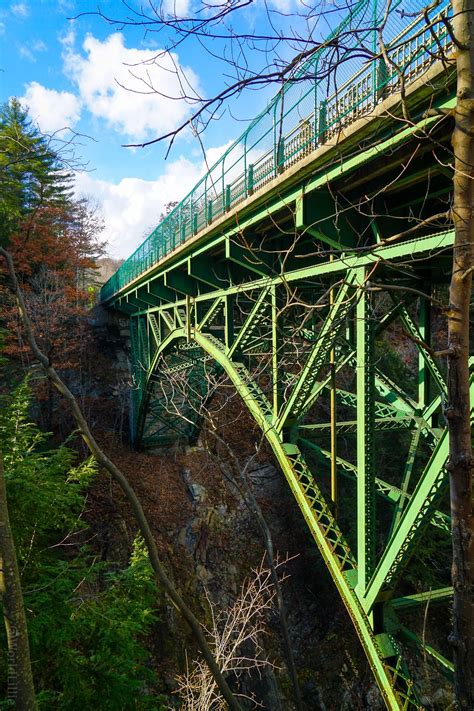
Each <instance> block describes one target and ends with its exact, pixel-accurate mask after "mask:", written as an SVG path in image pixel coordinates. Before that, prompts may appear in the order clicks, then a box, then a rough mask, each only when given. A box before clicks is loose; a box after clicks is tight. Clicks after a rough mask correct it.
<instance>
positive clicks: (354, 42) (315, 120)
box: [101, 0, 451, 301]
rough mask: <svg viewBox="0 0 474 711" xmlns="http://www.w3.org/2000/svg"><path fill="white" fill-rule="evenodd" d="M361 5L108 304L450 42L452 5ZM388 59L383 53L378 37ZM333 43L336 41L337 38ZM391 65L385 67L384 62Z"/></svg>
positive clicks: (126, 273)
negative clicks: (448, 27) (448, 24)
mask: <svg viewBox="0 0 474 711" xmlns="http://www.w3.org/2000/svg"><path fill="white" fill-rule="evenodd" d="M425 6H426V0H398V2H397V1H396V2H394V3H393V5H392V7H391V9H390V13H389V15H388V17H387V18H386V20H385V22H383V19H384V18H385V11H386V6H385V3H381V2H380V0H379V2H377V0H361V1H360V2H359V3H358V4H356V5H355V7H354V8H353V9H352V11H351V13H350V14H349V15H348V16H347V17H346V18H345V19H344V20H343V21H342V22H341V23H340V25H339V26H338V27H337V29H336V30H334V31H333V33H332V34H331V35H330V36H329V38H328V39H327V40H326V41H325V42H324V44H323V46H321V48H320V49H319V50H318V51H317V52H316V53H315V54H314V55H313V56H312V57H311V59H310V60H309V61H308V62H307V63H306V64H305V65H304V66H303V67H301V68H300V69H299V70H298V72H296V73H295V75H294V76H292V77H291V78H289V79H288V80H287V82H286V83H285V85H284V86H283V87H282V89H281V90H280V91H279V92H278V94H277V95H276V96H275V97H274V99H273V100H272V101H271V102H270V104H269V105H268V107H267V108H266V109H265V110H264V111H263V112H262V113H261V114H259V116H257V118H256V119H254V121H252V123H251V124H250V125H249V127H248V128H247V129H246V131H245V132H244V133H243V134H242V136H240V138H239V139H238V140H236V141H235V142H234V143H233V144H232V145H231V146H230V147H229V148H228V149H227V151H226V152H225V153H224V154H223V156H222V157H221V158H220V159H219V160H218V161H217V162H216V163H215V164H214V165H213V167H212V168H211V169H210V170H209V171H208V172H207V173H206V175H205V176H204V177H203V178H202V179H201V180H200V181H199V182H198V183H197V185H196V186H195V187H194V188H193V189H192V190H191V192H190V193H189V194H188V195H187V196H186V197H185V198H184V199H183V200H182V201H181V202H180V203H179V204H178V205H177V206H176V207H175V208H174V209H173V211H172V212H171V213H170V214H169V215H168V216H167V217H166V218H165V219H164V220H163V221H162V222H161V223H160V224H159V225H158V226H157V227H156V228H155V229H154V230H153V232H152V233H151V234H150V235H149V237H147V239H146V240H145V241H144V242H143V243H142V244H141V245H140V246H139V247H138V248H137V249H136V250H135V252H134V253H133V254H132V255H131V256H130V257H129V258H128V259H127V260H126V261H125V262H124V263H123V264H122V266H121V267H120V268H119V269H118V270H117V272H116V273H115V274H114V275H113V276H112V277H111V278H110V279H109V280H108V281H107V282H106V284H104V286H103V287H102V290H101V300H102V301H106V300H107V299H109V298H111V297H112V296H114V294H116V293H118V292H119V291H121V290H122V289H123V288H124V287H125V286H126V285H127V284H129V283H131V282H132V281H134V280H135V279H137V278H138V277H140V275H141V274H143V273H144V272H146V271H147V270H148V269H150V268H151V267H152V266H154V265H155V264H156V263H157V262H159V261H160V260H161V259H163V257H165V256H166V255H168V254H169V253H170V252H172V251H173V250H174V249H176V248H177V247H178V246H180V245H181V244H183V243H184V242H186V241H187V240H189V239H190V238H192V237H194V236H195V235H197V234H198V233H199V232H201V231H202V230H204V229H205V228H206V227H208V226H209V225H211V224H212V223H213V222H215V221H216V220H218V219H219V218H221V217H222V216H223V215H225V214H226V213H228V212H229V211H231V210H232V209H234V208H235V207H236V206H237V205H239V203H241V202H242V201H243V200H245V199H246V198H248V197H250V196H251V195H253V194H254V193H255V192H257V191H259V190H261V189H262V188H264V187H265V186H266V185H268V184H269V183H270V182H271V181H272V180H273V179H274V178H276V177H278V176H279V175H281V174H282V173H283V172H284V171H285V170H287V169H288V168H289V167H291V166H293V165H294V164H295V163H297V162H298V161H300V160H302V159H303V158H305V157H306V156H307V155H309V154H310V153H311V152H312V151H314V150H315V149H316V148H318V147H319V146H321V145H324V143H326V142H327V141H328V140H329V139H330V138H331V136H334V135H335V134H336V133H337V132H338V131H340V130H341V129H342V128H344V127H346V126H348V125H349V124H351V123H353V122H354V121H356V120H357V119H358V118H360V117H362V116H366V115H367V114H369V113H370V112H371V111H373V110H374V108H375V107H376V106H377V104H379V103H380V102H381V101H382V100H383V98H385V97H386V96H388V95H389V94H391V93H394V92H397V91H398V90H399V89H400V84H401V81H402V79H401V77H402V76H403V81H404V82H405V85H408V84H410V83H412V82H413V81H415V80H416V79H417V78H418V77H419V76H421V75H422V74H423V73H424V72H425V71H426V69H427V68H428V67H429V66H430V65H431V64H432V63H433V61H434V59H435V58H436V57H439V56H440V53H441V52H445V51H447V50H449V48H450V45H451V39H450V37H449V34H448V32H447V30H446V27H445V24H444V23H443V18H445V17H447V16H448V15H449V13H450V2H449V0H440V1H439V2H438V3H437V4H436V5H435V6H431V7H430V9H429V10H428V12H427V16H428V17H429V20H430V22H429V24H427V21H426V20H427V17H426V16H425V14H424V13H423V8H424V7H425ZM382 22H383V28H382V32H381V35H382V37H383V44H384V45H385V47H386V50H387V51H386V52H382V51H381V44H380V34H379V31H378V29H377V28H381V25H382ZM336 38H337V40H338V41H337V42H335V39H336ZM387 59H388V61H387Z"/></svg>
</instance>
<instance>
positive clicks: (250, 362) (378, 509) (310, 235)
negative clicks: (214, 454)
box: [101, 0, 474, 709]
mask: <svg viewBox="0 0 474 711" xmlns="http://www.w3.org/2000/svg"><path fill="white" fill-rule="evenodd" d="M403 7H404V4H403V2H398V3H394V4H393V7H392V9H391V12H390V14H389V16H388V20H387V22H386V23H385V25H384V30H383V37H384V43H385V44H384V48H385V49H384V52H381V51H380V45H379V44H377V43H378V42H379V41H380V35H379V34H377V33H376V32H375V30H373V29H368V30H367V31H366V33H365V35H364V36H363V37H361V34H360V33H359V34H356V35H354V39H353V40H352V41H353V47H352V49H354V48H357V45H356V43H357V42H361V43H362V42H364V43H365V45H366V46H367V44H368V43H369V44H370V42H372V43H373V44H372V46H373V50H374V59H373V60H372V61H367V60H364V61H362V60H357V59H356V53H355V54H353V55H349V54H348V57H349V61H340V62H339V64H338V66H337V69H335V71H334V73H333V75H332V81H331V82H328V80H327V78H325V79H320V78H318V77H319V76H320V74H323V73H324V71H323V69H324V67H327V66H328V63H330V62H331V61H332V58H333V57H332V54H331V52H332V51H333V49H332V47H331V43H330V42H329V43H328V45H327V46H326V47H322V48H321V50H320V51H319V52H318V53H317V54H316V55H315V56H314V57H312V59H311V61H310V62H309V63H308V64H307V65H306V66H305V67H304V68H303V70H301V73H300V75H298V76H297V77H296V79H297V80H296V81H294V82H291V83H288V84H287V85H286V86H285V87H284V88H283V89H282V90H280V92H279V93H278V95H277V96H276V97H275V99H274V100H273V101H272V102H271V103H270V104H269V106H268V107H267V108H266V110H265V111H263V112H262V113H261V114H260V115H259V116H258V117H257V118H256V119H255V120H254V121H253V122H252V123H251V124H250V126H249V127H248V128H247V130H246V131H245V132H244V134H243V135H242V136H241V137H240V138H239V139H238V140H237V141H235V142H234V143H233V144H232V146H231V147H230V148H229V149H228V150H227V151H226V153H225V154H224V155H223V156H222V158H221V159H220V160H219V161H218V162H217V163H216V164H215V165H214V166H213V167H212V169H211V170H209V172H208V173H207V174H206V175H205V176H204V177H203V178H202V180H200V182H199V183H198V184H197V185H196V187H195V188H194V189H193V190H192V191H191V192H190V193H189V195H187V197H186V198H185V199H184V200H182V201H181V203H179V205H177V206H176V208H175V209H174V210H173V211H172V212H171V213H170V214H169V215H168V216H167V217H166V219H164V221H163V222H161V224H159V225H158V226H157V228H156V229H155V230H154V231H153V232H152V233H151V235H150V236H149V237H148V238H147V239H146V240H145V241H144V242H143V244H142V245H141V246H140V247H139V248H138V249H137V250H136V251H135V252H134V253H133V254H132V256H131V257H130V258H129V259H127V261H125V262H124V264H123V265H122V266H121V267H120V269H119V270H118V271H117V272H116V273H115V274H114V275H113V276H112V278H111V279H110V280H109V281H108V282H107V283H106V284H105V285H104V287H103V289H102V292H101V300H102V303H103V304H104V305H105V306H106V307H108V308H111V309H116V310H117V311H119V312H122V314H126V315H127V316H128V317H129V319H130V332H131V351H132V364H131V366H132V371H133V381H134V386H133V389H132V400H133V406H132V416H131V419H132V423H131V427H132V436H133V440H134V442H135V444H136V445H137V446H142V447H149V446H153V447H156V446H159V445H169V444H171V443H173V442H175V441H177V440H178V441H183V442H186V441H190V440H191V441H192V439H193V438H195V437H196V436H197V433H198V431H199V424H200V423H199V411H200V408H199V403H200V402H202V401H204V400H205V399H206V397H208V395H209V390H210V383H211V382H212V380H213V378H214V377H215V376H216V374H219V373H220V374H224V375H225V376H226V377H227V378H228V380H230V381H231V383H232V384H233V386H234V387H235V389H236V391H237V392H238V394H239V395H240V397H241V398H242V401H243V403H244V404H245V406H246V407H247V408H248V410H249V412H250V413H251V415H252V416H253V418H254V419H255V422H256V423H257V424H258V426H259V427H260V428H261V430H262V433H263V435H264V436H265V438H266V440H267V441H268V443H269V444H270V446H271V448H272V450H273V453H274V455H275V457H276V459H277V460H278V462H279V465H280V467H281V470H282V472H283V475H284V476H285V477H286V481H287V483H288V486H289V487H290V489H291V491H292V493H293V495H294V497H295V499H296V501H297V503H298V506H299V507H300V509H301V513H302V514H303V516H304V518H305V520H306V523H307V525H308V527H309V529H310V531H311V534H312V535H313V537H314V540H315V543H316V545H317V547H318V549H319V551H320V553H321V555H322V557H323V559H324V562H325V564H326V566H327V568H328V570H329V572H330V574H331V576H332V579H333V581H334V584H335V586H336V588H337V591H338V593H339V595H340V596H341V598H342V600H343V602H344V604H345V606H346V608H347V611H348V613H349V615H350V617H351V619H352V621H353V623H354V626H355V629H356V631H357V634H358V636H359V638H360V642H361V644H362V646H363V648H364V650H365V653H366V655H367V658H368V661H369V663H370V666H371V668H372V670H373V674H374V676H375V678H376V681H377V683H378V685H379V688H380V690H381V693H382V695H383V698H384V700H385V703H386V705H387V707H388V708H390V709H412V708H420V707H421V706H422V704H421V702H420V690H419V688H418V684H417V678H418V679H419V678H420V675H421V674H422V673H423V672H422V667H423V668H424V666H423V665H425V664H430V665H431V664H432V665H433V667H434V668H436V669H437V672H436V673H440V674H443V675H445V676H447V677H448V678H449V677H451V676H452V673H453V666H452V662H451V661H450V659H449V653H448V652H447V651H446V649H444V650H443V648H442V647H443V645H442V644H441V646H440V648H437V647H436V645H435V644H434V642H432V641H431V640H428V639H425V638H424V637H423V636H422V633H421V630H420V628H419V625H418V628H417V624H418V623H417V622H416V621H417V620H418V619H419V616H420V607H421V606H426V605H427V604H430V605H435V604H436V605H440V606H443V605H444V610H445V612H444V617H445V619H446V620H448V619H449V614H450V613H449V610H450V596H451V594H452V590H451V588H450V587H449V585H450V582H449V580H450V578H449V570H447V569H444V570H440V572H439V579H441V581H442V585H444V587H442V586H441V585H440V586H439V587H437V588H436V589H429V590H425V591H423V592H420V591H419V589H417V588H416V587H414V585H413V575H411V576H410V561H411V559H412V556H413V554H416V552H417V550H420V548H421V549H422V550H424V551H431V552H432V553H430V557H429V560H430V561H431V560H434V558H435V556H436V554H437V551H438V550H441V551H442V550H443V549H445V550H446V547H447V546H449V536H450V518H449V515H448V512H449V504H448V501H447V489H448V480H447V474H446V471H445V465H446V461H447V456H448V441H447V436H446V435H447V432H446V426H445V422H444V418H443V413H442V408H443V402H444V398H445V395H446V381H445V374H444V372H443V366H442V364H440V361H439V359H436V357H435V356H434V355H433V354H434V352H435V351H436V348H437V347H438V348H439V347H440V345H441V347H442V343H443V335H444V331H443V328H444V327H443V325H442V323H443V322H442V318H441V311H442V309H441V307H440V304H441V302H443V298H444V299H446V293H447V285H448V283H449V279H450V271H451V261H452V245H453V237H454V234H453V227H452V224H451V223H450V221H449V205H450V199H451V191H452V170H451V168H450V156H449V145H450V134H451V131H452V123H451V119H450V118H449V116H447V115H448V114H449V111H447V110H449V109H450V108H452V107H453V106H454V94H455V70H454V67H453V61H451V62H450V61H449V57H450V53H451V51H452V46H451V39H450V35H449V32H448V31H447V29H446V24H445V23H444V22H443V18H445V17H447V16H448V15H449V12H450V6H449V2H447V0H440V2H439V3H437V4H436V3H435V4H432V5H431V6H430V8H429V10H428V11H426V12H422V5H421V4H419V5H418V6H417V3H416V2H415V3H414V2H411V3H410V4H409V6H408V5H407V8H408V10H409V14H408V16H407V15H406V14H403V12H400V10H403ZM415 7H418V10H417V12H418V14H416V12H415ZM377 12H378V10H377V6H376V5H374V4H373V2H367V1H366V0H363V1H362V2H360V3H359V4H358V5H356V6H355V7H354V9H353V11H352V13H351V15H350V16H348V17H347V18H346V19H345V20H344V21H343V23H342V24H341V26H340V27H339V28H338V30H336V31H335V32H334V33H333V36H336V35H337V33H338V32H339V31H340V30H341V28H342V29H343V30H345V29H347V28H349V27H356V26H357V27H363V26H364V25H363V23H364V21H365V22H366V24H367V26H369V27H372V28H373V27H375V26H376V25H377V22H378V23H379V24H380V22H379V21H380V17H379V16H378V15H377ZM380 12H382V10H380ZM370 33H372V35H371V34H370ZM377 48H379V49H377ZM347 51H348V52H349V50H347ZM351 57H354V58H351ZM343 59H344V57H343ZM331 87H332V88H331ZM401 93H403V95H404V101H403V102H401ZM402 103H403V105H404V111H403V110H402ZM394 342H396V343H397V344H398V351H399V352H400V350H401V352H402V355H404V357H405V360H406V363H403V364H402V363H401V361H400V359H397V358H394V356H393V349H392V348H390V347H389V346H390V344H393V343H394ZM391 354H392V355H391ZM176 378H178V379H179V383H180V384H181V389H179V388H177V386H176V382H177V381H176ZM471 382H473V381H471ZM472 388H474V382H473V385H472ZM178 390H179V392H180V395H179V397H178V399H177V400H176V399H175V401H174V402H173V397H174V396H175V395H176V392H177V391H178ZM471 397H472V401H474V390H472V395H471ZM170 402H173V407H170ZM446 560H447V557H446V559H445V563H446ZM433 565H434V563H433ZM447 567H449V566H446V565H445V568H447ZM422 609H423V608H422ZM439 619H442V616H441V617H440V618H439ZM435 636H436V635H435ZM422 637H423V638H422Z"/></svg>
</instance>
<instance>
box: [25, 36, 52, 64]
mask: <svg viewBox="0 0 474 711" xmlns="http://www.w3.org/2000/svg"><path fill="white" fill-rule="evenodd" d="M47 49H48V48H47V46H46V45H45V43H44V42H43V41H42V40H36V41H35V42H31V43H30V44H29V45H27V44H22V45H20V46H19V48H18V52H19V54H20V57H23V58H24V59H28V60H29V61H30V62H36V56H35V54H36V52H45V51H46V50H47Z"/></svg>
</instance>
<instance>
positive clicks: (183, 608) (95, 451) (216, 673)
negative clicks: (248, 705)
mask: <svg viewBox="0 0 474 711" xmlns="http://www.w3.org/2000/svg"><path fill="white" fill-rule="evenodd" d="M0 255H2V256H3V257H4V258H5V260H6V262H7V267H8V271H9V274H10V279H11V282H12V288H13V291H14V293H15V297H16V302H17V308H18V313H19V316H20V319H21V322H22V325H23V328H24V330H25V334H26V338H27V340H28V344H29V346H30V348H31V351H32V353H33V355H34V357H35V358H36V360H37V361H38V363H40V365H41V366H42V368H43V371H44V373H45V375H46V376H47V378H49V380H50V381H51V383H52V384H53V385H54V387H55V388H56V390H57V391H58V392H59V393H60V394H61V395H62V396H63V398H64V399H65V401H66V403H67V405H68V406H69V410H70V412H71V414H72V416H73V418H74V420H75V423H76V426H77V430H78V432H79V433H80V435H81V437H82V439H83V440H84V442H85V444H86V445H87V447H88V449H89V451H90V452H91V454H92V455H93V456H94V458H95V459H96V461H97V463H98V464H99V466H102V467H104V469H106V471H108V472H109V474H110V475H111V476H112V479H113V480H114V481H115V482H116V483H117V484H118V485H119V486H120V488H121V489H122V492H123V493H124V494H125V497H126V499H127V501H128V504H129V506H130V508H131V510H132V513H133V516H134V518H135V521H136V523H137V525H138V528H139V530H140V533H141V535H142V537H143V540H144V541H145V545H146V547H147V550H148V556H149V559H150V565H151V567H152V568H153V571H154V573H155V579H156V582H157V583H158V585H161V587H162V589H163V590H164V592H165V593H166V594H167V595H168V597H169V598H170V600H171V601H172V603H173V604H174V606H175V607H176V608H177V609H178V610H179V611H180V613H181V614H182V616H183V618H184V619H185V620H186V622H187V623H188V625H189V627H190V628H191V632H192V633H193V635H194V638H195V640H196V642H197V644H198V645H199V648H200V650H201V653H202V656H203V657H204V659H205V661H206V664H207V665H208V667H209V670H210V672H211V675H212V677H213V679H214V681H215V682H216V684H217V687H218V688H219V690H220V692H221V694H222V696H223V697H224V699H225V701H226V702H227V705H228V707H229V709H230V710H231V711H241V706H240V704H239V702H238V701H237V699H236V698H235V696H234V695H233V693H232V691H231V689H230V687H229V685H228V683H227V681H226V679H225V678H224V675H223V673H222V671H221V670H220V668H219V666H218V664H217V662H216V659H215V657H214V655H213V652H212V650H211V648H210V646H209V643H208V641H207V639H206V637H205V634H204V632H203V628H202V625H201V624H200V622H199V620H198V619H197V618H196V616H195V615H194V614H193V612H192V611H191V609H190V608H189V607H188V606H187V604H186V603H185V601H184V600H183V598H182V597H181V595H180V594H179V593H178V591H177V589H176V588H175V587H174V585H173V583H172V582H171V580H170V578H169V577H168V575H167V573H166V571H165V568H164V566H163V564H162V562H161V559H160V556H159V554H158V548H157V545H156V542H155V539H154V537H153V533H152V530H151V527H150V524H149V523H148V520H147V517H146V515H145V512H144V510H143V507H142V505H141V502H140V500H139V498H138V496H137V495H136V493H135V490H134V489H133V487H132V486H131V484H130V483H129V481H128V479H127V477H126V476H125V475H124V474H123V472H122V471H121V470H120V469H119V468H118V467H117V466H116V465H115V464H114V462H113V461H112V460H111V459H109V457H108V456H107V455H106V454H105V452H104V451H103V449H102V448H101V447H100V446H99V444H98V442H97V441H96V439H95V437H94V435H93V434H92V431H91V430H90V428H89V425H88V424H87V421H86V419H85V417H84V415H83V413H82V410H81V408H80V407H79V404H78V402H77V400H76V398H75V397H74V395H73V394H72V392H71V391H70V390H69V388H68V387H67V385H66V384H65V383H64V381H63V380H62V379H61V377H60V376H59V375H58V372H57V371H56V369H55V368H54V367H53V366H52V365H51V363H50V361H49V358H48V357H47V356H46V355H45V354H44V353H43V352H42V351H41V350H40V348H39V346H38V344H37V342H36V338H35V334H34V332H33V324H32V322H31V319H30V317H29V315H28V312H27V310H26V305H25V300H24V298H23V293H22V291H21V289H20V285H19V284H18V279H17V276H16V272H15V265H14V263H13V258H12V256H11V254H10V253H9V252H7V251H6V250H5V249H3V247H0ZM18 708H21V707H18ZM26 708H27V707H25V709H26Z"/></svg>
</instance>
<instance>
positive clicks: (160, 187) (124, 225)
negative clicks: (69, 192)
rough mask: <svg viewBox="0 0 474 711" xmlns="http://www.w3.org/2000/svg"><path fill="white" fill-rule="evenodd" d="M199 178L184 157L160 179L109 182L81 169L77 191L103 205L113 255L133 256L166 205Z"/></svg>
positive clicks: (176, 198) (109, 249) (174, 163)
mask: <svg viewBox="0 0 474 711" xmlns="http://www.w3.org/2000/svg"><path fill="white" fill-rule="evenodd" d="M197 179H198V170H197V169H196V166H195V165H193V164H192V163H191V162H190V161H188V160H186V159H184V158H181V159H179V160H177V161H174V162H173V163H171V164H170V165H169V166H168V168H167V170H166V171H165V173H164V175H163V176H161V177H160V178H158V180H142V179H140V178H123V180H121V181H120V182H119V183H109V182H107V181H105V180H98V179H96V178H93V177H92V176H91V175H90V174H87V173H81V174H79V175H78V176H77V178H76V193H77V194H78V195H82V194H84V195H91V196H92V198H93V199H95V200H97V201H98V202H99V204H100V205H101V207H102V215H103V217H104V220H105V231H104V234H103V237H104V239H105V240H107V242H108V251H109V253H110V255H111V256H113V257H129V256H130V255H131V254H132V252H133V251H134V250H135V249H136V248H137V247H138V245H139V244H141V243H142V242H143V240H144V239H145V237H147V235H148V234H149V233H150V232H151V231H152V229H153V228H154V227H156V225H157V224H158V221H159V216H160V214H161V212H162V210H163V208H164V206H165V205H166V204H167V203H168V202H171V201H172V200H179V199H180V198H183V197H184V196H185V195H186V193H187V192H189V190H190V189H191V188H192V187H193V185H194V183H195V182H196V181H197Z"/></svg>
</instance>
